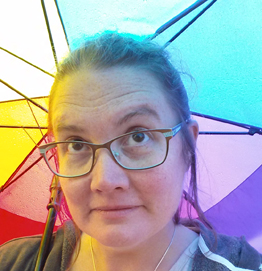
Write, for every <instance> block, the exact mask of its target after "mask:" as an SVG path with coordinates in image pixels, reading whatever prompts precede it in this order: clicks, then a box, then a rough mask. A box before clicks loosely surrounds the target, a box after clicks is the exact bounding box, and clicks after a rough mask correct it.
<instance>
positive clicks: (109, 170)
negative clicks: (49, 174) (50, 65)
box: [52, 67, 196, 247]
mask: <svg viewBox="0 0 262 271" xmlns="http://www.w3.org/2000/svg"><path fill="white" fill-rule="evenodd" d="M178 123H179V121H178V119H177V116H176V115H175V113H174V112H173V111H172V110H171V108H170V106H169V104H168V102H167V100H166V98H165V97H164V95H163V92H162V85H161V83H160V82H159V81H158V80H157V79H156V78H155V77H154V76H152V75H151V74H150V73H149V72H146V71H144V70H141V69H137V68H131V67H130V68H129V67H126V68H123V67H116V68H110V69H105V70H89V71H84V70H82V71H79V72H76V73H74V74H72V75H70V76H66V77H65V78H64V79H63V81H62V82H61V83H59V85H58V88H57V92H56V96H55V97H54V100H53V106H52V126H53V130H54V131H53V132H54V136H55V139H56V141H65V140H68V139H81V140H84V141H88V142H92V143H97V144H101V143H104V142H107V141H109V140H110V139H112V138H114V137H116V136H119V135H122V134H124V133H127V132H130V131H132V130H134V129H137V128H146V129H153V128H170V127H173V126H175V125H176V124H178ZM195 128H196V127H193V128H192V127H190V129H191V130H193V129H195ZM186 170H187V168H186V163H185V161H184V159H183V154H182V140H181V133H178V134H177V135H176V136H175V137H174V138H172V139H171V140H170V147H169V154H168V157H167V159H166V161H165V163H164V164H162V165H160V166H158V167H155V168H152V169H146V170H127V169H124V168H121V167H120V166H119V165H118V164H116V163H115V162H114V160H113V158H112V156H111V154H110V153H109V151H108V150H107V149H99V150H98V151H97V152H96V160H95V165H94V168H93V170H92V172H90V173H89V174H87V175H85V176H82V177H78V178H72V179H66V178H61V179H60V181H61V186H62V190H63V192H64V195H65V197H66V201H67V204H68V207H69V209H70V212H71V215H72V217H73V219H74V221H75V223H76V224H77V225H78V227H79V228H80V229H81V230H82V231H83V232H85V233H87V234H89V235H90V236H92V237H93V238H95V239H96V240H97V241H99V242H100V243H101V244H103V245H105V246H111V247H134V246H136V245H138V244H139V243H141V242H143V241H146V239H148V238H150V237H152V236H154V235H157V234H158V233H160V232H162V233H163V232H165V231H171V230H173V226H172V225H173V222H172V217H173V215H174V214H175V212H176V210H177V208H178V205H179V202H180V198H181V193H182V189H183V179H184V175H185V172H186Z"/></svg>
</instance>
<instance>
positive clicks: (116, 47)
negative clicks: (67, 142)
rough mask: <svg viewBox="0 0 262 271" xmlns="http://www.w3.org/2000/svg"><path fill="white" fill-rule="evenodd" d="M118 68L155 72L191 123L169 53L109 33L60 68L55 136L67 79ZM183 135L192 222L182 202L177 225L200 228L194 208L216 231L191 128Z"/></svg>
mask: <svg viewBox="0 0 262 271" xmlns="http://www.w3.org/2000/svg"><path fill="white" fill-rule="evenodd" d="M115 66H131V67H132V66H134V67H139V68H142V69H145V70H147V71H149V72H151V73H152V74H153V75H154V76H155V77H156V78H157V79H158V80H159V81H160V82H161V83H162V84H163V86H164V88H163V89H164V92H163V93H164V95H166V97H167V101H168V102H169V103H170V105H171V108H172V109H173V110H174V112H176V114H177V115H178V117H179V119H180V121H184V122H186V121H187V120H190V109H189V105H188V97H187V92H186V90H185V87H184V85H183V83H182V80H181V78H180V74H179V72H178V71H177V70H176V69H175V68H174V66H173V65H172V64H171V61H170V60H169V55H168V53H167V52H166V51H165V50H164V49H163V48H161V47H160V46H159V45H157V44H155V43H154V42H152V41H148V40H143V41H138V40H137V39H134V38H131V37H130V35H129V36H127V35H120V34H118V33H105V34H102V35H100V36H98V37H95V38H92V39H89V40H87V41H86V42H85V43H84V44H83V45H82V46H81V47H80V48H78V49H76V50H74V51H72V52H71V53H70V54H69V56H68V57H67V58H66V59H65V60H64V61H63V62H62V63H61V64H60V66H59V69H58V72H57V75H56V77H55V82H54V84H53V86H52V89H51V93H50V100H49V109H50V111H49V131H50V132H52V122H51V119H52V104H53V98H54V96H55V95H56V89H57V86H58V84H59V82H60V81H62V80H63V78H64V77H65V76H66V75H70V74H72V73H74V72H76V71H78V70H80V69H82V70H83V69H86V70H88V69H90V68H92V69H106V68H110V67H115ZM182 135H183V136H182V139H183V154H184V158H185V161H186V163H187V164H188V168H189V169H190V174H191V176H190V182H189V189H188V192H187V193H184V196H185V195H186V197H185V199H186V200H187V207H188V219H187V222H182V220H181V209H182V202H183V201H182V200H181V205H180V208H178V210H177V212H176V213H175V215H174V221H175V223H183V224H187V225H189V224H191V225H192V224H193V225H194V226H197V224H196V223H194V220H193V219H192V216H191V208H194V209H195V211H196V212H197V215H198V219H199V220H200V221H201V222H203V223H204V224H205V225H206V226H208V227H209V228H211V229H212V226H211V225H210V223H209V222H208V221H207V219H206V218H205V216H204V214H203V212H202V210H201V208H200V206H199V202H198V196H197V170H196V153H195V143H194V140H193V139H192V138H191V134H190V133H189V131H188V126H187V125H183V128H182ZM65 206H66V205H65ZM66 209H67V208H66ZM67 210H68V209H67ZM188 222H189V223H188Z"/></svg>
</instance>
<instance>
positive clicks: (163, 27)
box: [148, 0, 208, 40]
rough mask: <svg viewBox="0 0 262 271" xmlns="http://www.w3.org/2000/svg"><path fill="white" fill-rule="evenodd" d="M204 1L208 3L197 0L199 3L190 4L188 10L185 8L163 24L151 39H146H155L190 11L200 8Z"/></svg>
mask: <svg viewBox="0 0 262 271" xmlns="http://www.w3.org/2000/svg"><path fill="white" fill-rule="evenodd" d="M206 1H208V0H199V1H197V2H195V3H194V4H192V5H191V6H189V7H188V8H186V9H185V10H183V11H182V12H181V13H179V14H178V15H176V16H175V17H174V18H172V19H171V20H169V21H168V22H166V23H165V24H163V25H162V26H160V27H159V28H158V29H157V30H156V32H155V33H154V35H153V36H151V37H149V38H148V39H149V40H152V39H154V38H156V37H157V36H158V35H159V34H161V33H163V32H164V31H165V30H167V29H168V28H169V27H171V26H172V25H174V24H175V23H177V22H178V21H180V20H181V19H182V18H184V17H185V16H186V15H188V14H189V13H191V12H192V11H194V10H195V9H196V8H198V7H200V6H201V5H202V4H204V3H205V2H206Z"/></svg>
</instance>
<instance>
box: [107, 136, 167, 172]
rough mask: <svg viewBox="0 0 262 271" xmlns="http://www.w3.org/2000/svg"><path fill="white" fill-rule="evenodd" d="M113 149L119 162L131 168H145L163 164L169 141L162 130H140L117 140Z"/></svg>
mask: <svg viewBox="0 0 262 271" xmlns="http://www.w3.org/2000/svg"><path fill="white" fill-rule="evenodd" d="M111 150H112V153H113V155H114V157H115V159H116V160H117V161H118V163H119V164H121V165H122V166H124V167H126V168H130V169H143V168H148V167H153V166H155V165H158V164H161V163H162V162H163V160H164V159H165V156H166V151H167V143H166V138H165V136H164V135H163V134H162V133H160V132H144V131H139V132H137V133H132V134H131V135H126V136H124V137H120V138H118V139H117V140H115V141H114V142H113V143H112V144H111Z"/></svg>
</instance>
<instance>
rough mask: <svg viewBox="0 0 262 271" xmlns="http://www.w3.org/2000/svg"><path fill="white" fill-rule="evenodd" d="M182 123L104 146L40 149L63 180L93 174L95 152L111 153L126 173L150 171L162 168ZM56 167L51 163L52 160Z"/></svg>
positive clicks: (75, 143)
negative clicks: (129, 170)
mask: <svg viewBox="0 0 262 271" xmlns="http://www.w3.org/2000/svg"><path fill="white" fill-rule="evenodd" d="M183 124H184V122H182V123H180V124H178V125H176V126H175V127H173V128H169V129H149V130H138V131H134V132H130V133H126V134H124V135H121V136H118V137H116V138H114V139H112V140H110V141H108V142H106V143H104V144H93V143H89V142H85V141H80V140H76V141H75V140H72V141H71V140H69V141H60V142H52V143H49V144H46V145H43V146H40V147H39V150H40V154H41V155H42V156H43V157H44V159H45V161H46V163H47V165H48V167H49V168H50V170H51V171H52V172H53V173H54V174H56V175H58V176H60V177H66V178H74V177H79V176H83V175H85V174H88V173H89V172H91V171H92V169H93V167H94V161H95V153H96V151H97V150H98V149H101V148H106V149H108V150H109V151H110V153H111V155H112V157H113V159H114V161H115V162H116V163H117V164H118V165H120V166H121V167H123V168H125V169H132V170H141V169H149V168H153V167H156V166H159V165H161V164H163V163H164V162H165V160H166V157H167V154H168V148H169V140H170V139H171V138H173V137H174V136H175V135H176V134H177V133H178V132H179V131H180V129H181V127H182V125H183ZM54 156H55V158H56V159H57V161H58V163H59V165H55V163H51V162H50V160H51V158H52V157H54Z"/></svg>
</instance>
